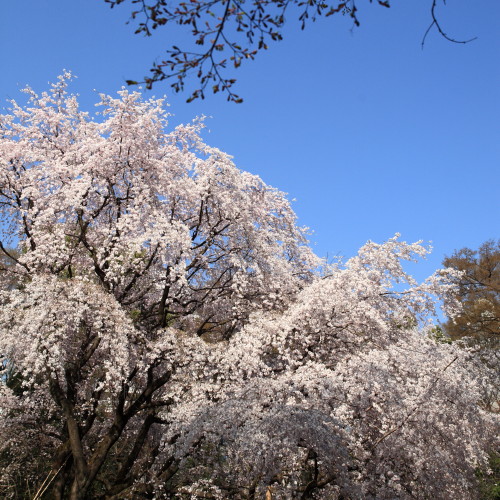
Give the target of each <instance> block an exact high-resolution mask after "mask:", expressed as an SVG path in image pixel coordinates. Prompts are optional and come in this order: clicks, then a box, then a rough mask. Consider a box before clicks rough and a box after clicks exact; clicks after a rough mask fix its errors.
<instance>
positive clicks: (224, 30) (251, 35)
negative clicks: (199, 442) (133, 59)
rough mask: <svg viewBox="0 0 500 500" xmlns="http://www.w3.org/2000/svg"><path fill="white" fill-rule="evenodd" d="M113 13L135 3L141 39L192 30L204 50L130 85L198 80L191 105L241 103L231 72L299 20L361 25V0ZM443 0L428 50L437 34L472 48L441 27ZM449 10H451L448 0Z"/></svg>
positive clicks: (282, 0)
mask: <svg viewBox="0 0 500 500" xmlns="http://www.w3.org/2000/svg"><path fill="white" fill-rule="evenodd" d="M104 1H105V2H106V3H109V4H110V5H111V7H116V6H117V5H120V4H124V3H129V2H130V3H131V4H132V5H133V10H132V13H131V19H130V21H129V22H137V23H138V25H137V29H136V30H135V33H136V34H143V35H145V36H152V35H153V33H154V32H155V31H156V30H157V29H158V28H161V27H166V26H169V25H174V24H177V25H180V26H186V27H187V28H188V29H190V30H191V33H192V36H193V39H194V44H195V45H196V47H197V48H198V47H199V50H192V49H186V48H181V47H179V46H177V45H172V47H171V48H170V49H168V50H167V51H166V54H167V56H166V57H165V58H164V59H163V60H161V61H160V62H154V63H153V65H152V67H151V70H150V75H149V76H146V77H144V78H143V79H142V80H140V81H139V80H127V83H128V84H130V85H134V84H138V83H141V84H145V85H146V87H147V88H152V86H153V85H154V84H155V83H157V82H160V81H164V80H169V81H171V82H172V83H171V84H170V85H171V87H172V89H173V90H174V91H175V92H182V91H184V90H185V84H186V82H187V81H189V80H197V81H198V85H199V86H198V88H196V89H195V90H194V91H193V92H192V93H191V94H190V95H189V97H188V99H187V102H191V101H193V100H195V99H198V98H202V99H203V98H204V97H205V95H206V93H207V92H210V91H212V92H213V93H214V94H216V93H218V92H224V93H225V94H226V96H227V100H228V101H232V102H236V103H241V102H243V99H242V98H241V97H240V96H239V95H237V94H236V93H235V92H234V91H233V85H234V83H235V82H236V79H235V78H234V77H233V76H232V74H231V71H230V69H231V68H232V69H236V68H239V67H240V66H241V64H242V63H243V62H245V61H251V60H253V59H255V57H256V56H257V54H258V53H259V51H261V50H267V49H268V48H269V44H270V43H271V42H277V41H280V40H282V39H283V27H284V25H285V24H286V23H287V22H288V23H289V22H291V20H295V19H297V20H298V21H299V23H300V25H301V28H302V29H304V28H305V27H306V25H307V23H310V22H311V21H312V22H314V21H316V19H318V18H319V17H322V16H324V17H329V16H332V15H334V14H336V15H342V16H344V17H346V18H348V19H350V21H351V22H352V24H353V27H358V26H359V25H360V20H359V17H358V5H357V2H356V0H346V1H342V0H340V1H339V0H334V1H333V2H326V1H325V0H251V1H249V2H245V1H244V0H243V1H242V0H177V1H168V0H104ZM369 3H377V4H378V5H380V6H382V7H385V8H390V1H389V0H375V2H374V0H369ZM436 4H437V0H432V3H431V5H430V16H431V23H430V25H429V27H428V28H427V30H426V31H425V34H424V37H423V39H422V47H423V46H424V43H425V40H426V38H427V35H428V34H429V32H430V31H431V30H432V29H433V28H435V29H437V31H438V32H439V34H440V35H441V36H442V37H444V38H445V39H446V40H448V41H450V42H453V43H468V42H471V41H472V40H475V38H470V39H466V40H459V39H455V38H454V37H451V36H449V35H448V34H447V33H446V32H445V31H444V30H443V28H442V26H441V23H440V22H439V21H438V15H437V13H436V7H437V5H436ZM443 4H446V2H445V0H443Z"/></svg>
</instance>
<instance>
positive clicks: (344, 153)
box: [0, 0, 500, 278]
mask: <svg viewBox="0 0 500 500" xmlns="http://www.w3.org/2000/svg"><path fill="white" fill-rule="evenodd" d="M392 3H393V4H394V5H393V6H392V7H391V8H390V9H385V8H382V7H379V6H378V5H376V4H370V3H369V2H368V1H367V0H360V1H359V2H358V7H359V18H360V20H361V27H359V28H356V29H354V31H352V32H351V24H350V22H349V20H348V18H347V17H342V16H332V17H330V18H327V19H321V20H320V21H318V22H316V23H314V24H310V25H309V26H308V27H307V28H306V29H305V30H304V31H301V30H300V27H299V23H298V21H296V17H297V16H295V15H294V14H293V13H289V14H288V24H287V26H286V29H285V31H284V40H283V41H282V42H279V43H274V44H272V45H270V50H269V51H267V52H266V53H261V54H260V55H259V56H258V57H257V59H256V61H254V62H250V63H248V64H246V65H243V66H242V67H241V68H240V69H239V70H237V71H234V73H233V76H234V77H236V78H237V79H238V83H237V84H236V85H237V87H236V88H235V91H236V92H237V93H238V94H240V95H241V96H242V97H244V99H245V102H244V103H243V104H240V105H236V104H233V103H228V102H226V101H225V99H224V97H223V96H220V95H217V96H208V97H207V99H205V100H204V101H200V100H196V101H194V102H192V103H190V104H186V103H185V100H186V98H187V97H188V94H173V93H172V92H170V87H169V85H168V84H165V83H163V84H162V83H160V84H158V85H157V86H156V87H155V88H154V89H153V91H152V92H149V94H150V95H151V94H154V95H157V96H158V95H163V94H166V95H167V97H168V100H169V102H170V104H171V111H172V113H174V114H175V117H174V118H173V119H172V123H173V124H176V123H179V122H186V121H190V120H191V119H192V118H194V117H195V116H197V115H202V114H204V115H208V116H210V117H211V119H210V120H209V121H208V127H207V129H208V130H207V132H206V133H205V136H204V137H205V139H206V141H207V142H208V143H209V144H210V145H212V146H216V147H219V148H220V149H222V150H224V151H226V152H228V153H229V154H232V155H233V156H234V158H235V162H236V164H237V165H238V166H239V167H240V168H242V169H245V170H248V171H250V172H252V173H255V174H258V175H260V176H261V177H262V178H263V179H264V180H265V181H266V182H267V183H269V184H271V185H273V186H275V187H277V188H279V189H281V190H283V191H285V192H287V193H289V196H290V198H295V199H296V200H297V201H296V202H295V203H294V208H295V210H296V212H297V214H298V215H299V221H300V223H301V224H303V225H306V226H309V227H310V228H311V229H313V230H314V234H313V235H312V236H311V242H312V244H313V247H314V249H315V250H316V252H317V253H318V254H320V255H322V256H325V255H327V254H328V255H329V256H334V255H339V254H340V255H344V256H346V257H348V256H351V255H353V254H354V253H355V252H356V251H357V249H358V248H359V247H360V246H361V245H362V244H363V243H364V242H365V241H366V240H368V239H371V240H374V241H383V240H385V239H387V238H389V237H391V236H392V235H394V233H395V232H400V233H401V234H402V237H403V239H405V240H411V241H414V240H418V239H423V240H425V241H432V245H433V246H434V252H433V255H432V256H431V257H430V258H429V259H428V261H427V262H426V263H423V264H421V265H419V266H418V268H416V269H415V274H416V275H417V276H418V277H419V278H423V277H425V276H426V275H428V274H431V273H432V272H433V271H434V270H435V269H436V268H437V267H439V265H440V262H441V260H442V259H443V256H444V255H445V254H450V253H452V251H453V250H454V249H456V248H461V247H463V246H470V247H477V246H478V245H479V244H480V243H482V242H483V241H484V240H486V239H489V238H498V237H500V234H499V228H500V226H499V215H500V210H499V209H500V206H499V205H500V203H499V200H500V168H499V159H500V144H499V140H498V139H499V137H498V135H499V132H500V130H499V129H500V127H499V116H500V85H499V84H500V67H499V62H500V58H499V54H500V30H498V20H499V19H500V2H498V1H495V0H475V1H474V2H470V0H449V1H448V2H447V3H448V5H447V7H444V6H442V5H439V13H440V20H441V24H442V25H443V28H444V29H445V30H446V32H447V33H448V34H450V35H452V36H454V37H456V38H470V37H473V36H477V37H478V39H477V40H476V41H474V42H472V43H470V44H467V45H456V44H451V43H449V42H446V41H445V40H443V39H442V38H440V37H439V35H438V34H437V33H436V32H435V31H432V32H431V33H430V34H429V36H428V38H427V42H426V46H425V49H424V50H421V47H420V42H421V39H422V36H423V34H424V32H425V30H426V28H427V26H428V24H429V22H430V12H429V8H430V4H431V2H430V0H405V1H404V2H396V1H394V2H392ZM472 5H473V6H472ZM471 6H472V7H471ZM129 13H130V5H129V4H128V3H126V4H125V5H122V6H120V7H119V8H117V9H114V10H111V9H109V6H107V5H106V4H105V3H104V1H103V0H71V1H67V0H25V1H24V2H3V4H2V5H1V6H0V47H1V49H0V101H1V102H2V103H5V101H6V99H9V98H19V99H22V97H21V96H20V94H19V92H18V91H19V89H20V88H22V87H23V86H24V85H26V84H30V85H31V86H32V87H33V88H35V89H36V90H39V91H42V90H45V89H46V88H47V82H49V81H54V80H55V78H56V76H57V75H58V74H60V73H61V72H62V70H63V69H70V70H71V71H72V72H73V73H75V74H76V75H77V76H78V79H77V80H76V81H75V82H74V84H73V91H75V92H78V93H79V94H80V96H81V97H80V102H81V105H82V108H84V109H86V110H89V111H91V110H92V109H93V107H92V106H93V104H94V102H95V101H96V95H95V91H94V89H95V90H97V91H98V92H106V93H114V92H116V91H117V90H118V89H119V88H120V87H121V86H122V85H124V81H125V79H140V78H141V77H142V76H144V75H145V74H147V70H148V69H149V67H150V64H151V62H152V61H153V60H155V59H160V58H161V56H162V54H163V52H164V49H166V48H168V47H170V46H171V45H172V44H177V45H179V46H181V47H182V46H183V44H184V45H185V43H186V42H187V41H189V40H190V37H189V34H186V33H185V32H183V31H181V30H179V29H173V30H170V29H169V28H167V29H162V30H159V31H158V32H157V34H156V35H155V36H154V37H152V38H149V39H146V38H143V37H141V36H137V35H134V34H133V31H134V28H133V26H131V25H126V24H125V23H126V21H127V19H128V17H129ZM3 105H4V104H2V106H3Z"/></svg>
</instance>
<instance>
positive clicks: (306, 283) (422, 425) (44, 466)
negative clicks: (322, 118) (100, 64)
mask: <svg viewBox="0 0 500 500" xmlns="http://www.w3.org/2000/svg"><path fill="white" fill-rule="evenodd" d="M69 80H70V75H69V74H65V75H63V76H61V77H60V78H59V80H58V82H57V83H56V84H54V85H52V87H51V88H50V91H49V92H45V93H42V94H40V95H38V94H37V93H36V92H34V91H33V90H31V89H29V88H28V89H26V92H27V94H28V103H27V104H26V105H25V106H20V105H18V104H17V103H16V102H12V108H11V110H10V113H9V114H7V115H4V116H2V117H1V121H0V127H1V128H0V130H1V136H0V137H1V139H0V210H1V212H0V213H1V218H2V219H1V220H2V225H1V239H0V249H1V251H2V252H3V254H4V256H5V258H4V260H5V262H8V263H9V264H8V265H3V266H1V267H0V276H1V281H0V283H1V284H2V291H1V293H0V301H1V304H2V308H1V310H0V328H1V333H0V353H1V355H2V356H3V358H2V359H3V367H4V373H5V375H4V376H3V378H2V383H1V384H0V459H1V461H2V470H1V471H0V475H1V478H0V481H1V483H0V484H1V486H0V488H2V496H4V497H6V498H9V497H10V498H23V496H26V497H30V498H35V499H39V498H42V497H45V498H56V499H57V498H70V499H75V500H76V499H84V498H107V499H111V498H115V499H119V498H120V499H122V498H272V499H279V498H283V499H285V498H421V497H427V496H431V495H433V494H436V495H439V496H440V498H445V497H443V492H446V495H448V496H447V497H446V498H473V497H474V488H475V474H474V473H475V470H476V468H477V467H478V466H481V465H482V464H484V463H485V462H486V459H487V452H488V449H489V448H488V447H489V446H491V444H492V443H491V437H492V436H494V435H495V430H496V429H497V427H496V426H497V425H498V420H497V419H496V416H495V415H494V414H492V413H491V412H487V411H485V410H484V409H483V408H481V406H480V405H479V401H480V399H481V391H482V386H481V380H482V378H481V373H482V372H481V371H480V370H483V371H484V370H486V369H487V368H486V366H485V365H484V364H481V363H478V364H477V366H476V367H475V368H474V369H472V368H471V366H472V365H471V364H472V363H474V362H475V361H474V359H473V356H472V354H471V353H470V352H469V351H467V350H463V349H459V348H457V347H456V346H454V345H448V344H440V343H437V342H436V341H435V340H433V338H432V336H431V335H429V331H430V328H431V323H430V318H432V314H433V313H434V304H435V298H436V296H437V297H441V298H442V299H443V301H444V305H445V307H446V308H447V309H448V310H449V311H452V310H453V308H454V307H456V304H455V303H454V301H453V297H454V295H453V293H452V292H453V289H454V284H453V281H454V280H453V278H454V277H456V274H454V273H456V271H453V270H443V271H439V272H437V273H436V274H435V275H433V276H432V277H431V278H429V279H428V280H427V281H426V282H424V283H422V284H418V283H416V282H415V281H414V280H413V279H412V278H411V276H409V275H407V274H406V273H405V271H404V268H403V265H402V262H403V261H405V260H414V259H415V258H417V257H419V256H424V255H425V254H426V253H427V251H428V250H427V249H426V248H425V247H423V246H422V245H421V243H415V244H407V243H404V242H401V241H400V240H399V238H398V237H397V236H396V237H394V238H392V239H390V240H388V241H387V242H385V243H383V244H375V243H368V244H366V245H365V246H364V247H363V248H362V249H361V250H360V252H359V254H358V255H357V256H356V257H353V258H352V259H350V260H348V261H347V262H345V263H344V264H341V263H339V264H337V265H326V264H325V263H324V262H323V261H322V260H321V259H319V258H318V257H317V256H315V255H314V253H313V252H312V251H311V250H310V248H309V246H308V245H307V238H306V236H307V234H306V230H305V229H304V228H301V227H299V226H298V225H297V222H296V217H295V215H294V213H293V211H292V209H291V207H290V205H289V203H288V201H287V200H286V198H285V196H284V194H283V193H281V192H279V191H277V190H276V189H274V188H271V187H269V186H267V185H266V184H265V183H263V182H262V180H261V179H259V178H258V177H256V176H254V175H251V174H249V173H246V172H243V171H240V170H238V169H237V168H236V167H235V166H234V164H233V163H232V161H231V158H230V157H229V156H228V155H226V154H224V153H223V152H221V151H219V150H217V149H215V148H211V147H209V146H207V145H206V144H204V142H203V141H202V140H201V138H200V135H199V133H200V130H201V128H202V126H203V124H202V121H199V120H198V121H194V122H193V123H192V124H190V125H186V126H180V127H177V128H175V129H174V130H172V131H171V132H169V133H167V132H166V127H167V117H168V115H167V114H166V112H165V111H164V103H163V100H161V99H151V100H148V101H144V100H143V99H142V98H141V95H140V94H139V93H138V92H133V93H130V92H128V91H127V90H122V91H120V92H119V93H118V97H117V98H113V97H110V96H105V95H102V96H101V100H100V103H99V105H100V107H101V108H100V109H101V110H102V111H101V112H100V115H99V117H98V119H94V118H93V117H91V116H90V115H89V114H87V113H84V112H82V111H80V110H79V108H78V104H77V99H76V97H75V96H73V95H71V94H69V93H68V90H67V85H68V81H69ZM15 245H17V246H18V249H19V250H18V251H17V252H14V251H12V250H11V248H12V247H13V246H15Z"/></svg>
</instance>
